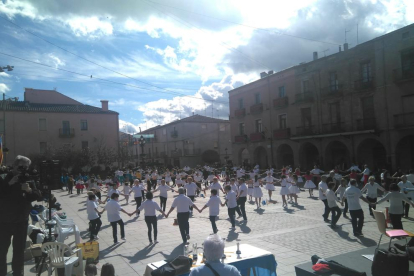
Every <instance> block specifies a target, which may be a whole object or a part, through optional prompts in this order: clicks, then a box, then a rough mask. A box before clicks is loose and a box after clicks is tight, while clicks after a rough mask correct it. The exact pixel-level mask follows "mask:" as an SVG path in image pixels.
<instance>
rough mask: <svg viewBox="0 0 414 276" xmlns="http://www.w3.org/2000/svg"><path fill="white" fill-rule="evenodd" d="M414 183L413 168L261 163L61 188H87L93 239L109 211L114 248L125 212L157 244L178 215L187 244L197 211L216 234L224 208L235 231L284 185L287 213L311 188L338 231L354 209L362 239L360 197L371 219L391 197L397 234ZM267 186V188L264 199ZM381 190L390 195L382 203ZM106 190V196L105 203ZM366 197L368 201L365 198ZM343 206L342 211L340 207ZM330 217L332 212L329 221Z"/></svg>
mask: <svg viewBox="0 0 414 276" xmlns="http://www.w3.org/2000/svg"><path fill="white" fill-rule="evenodd" d="M413 181H414V174H413V171H412V170H411V171H410V172H407V173H405V174H404V173H402V172H401V171H398V172H396V173H395V174H393V175H390V173H389V172H388V171H385V170H384V171H381V172H379V173H374V172H372V171H371V170H370V169H369V168H368V166H367V165H365V166H364V169H363V170H361V169H360V168H359V167H358V166H356V165H354V164H353V165H352V166H351V167H350V168H349V169H348V170H340V169H338V167H336V168H334V169H333V170H331V171H328V172H327V173H325V171H323V170H321V169H320V168H319V167H318V166H315V167H314V168H313V169H312V170H310V171H306V172H305V173H303V172H301V170H300V169H299V168H296V169H293V168H291V167H290V166H286V167H283V168H282V169H281V170H280V171H277V170H275V169H273V168H268V169H266V170H260V168H259V166H258V165H257V166H255V167H253V168H251V169H247V168H244V167H232V168H229V167H222V168H217V167H210V166H197V167H195V168H190V167H188V166H186V167H184V168H183V169H167V168H161V167H160V168H137V169H135V170H121V169H119V170H117V171H115V172H114V173H112V174H111V175H107V176H106V177H105V178H104V180H102V179H101V178H100V177H99V176H98V175H97V176H94V175H91V176H88V175H82V174H79V175H78V176H76V177H73V176H72V175H67V174H66V175H63V176H62V183H63V185H64V186H65V187H66V189H67V191H68V193H70V194H71V193H72V188H73V186H75V187H76V189H77V191H78V194H82V193H83V190H84V189H86V190H87V191H88V192H87V193H88V200H87V213H88V219H89V220H90V229H89V230H90V238H91V239H98V238H99V236H98V232H99V230H100V227H101V225H102V222H101V220H100V216H101V214H102V213H103V212H105V211H106V212H107V216H108V221H109V222H110V224H111V226H112V229H113V239H114V243H117V242H118V237H117V233H118V231H117V227H118V225H119V228H120V234H121V239H123V240H125V229H124V223H123V220H122V218H121V212H123V213H125V214H126V215H129V216H133V215H135V216H136V217H139V216H140V214H141V211H143V212H144V217H145V222H146V224H147V227H148V239H149V242H150V244H153V243H158V240H157V233H158V229H157V216H156V212H157V211H158V212H160V213H161V214H162V215H163V216H165V217H168V216H170V214H171V212H172V211H173V210H176V212H177V215H176V218H177V219H176V221H177V224H178V226H179V229H180V233H181V237H182V240H183V243H185V244H188V243H189V242H188V240H189V239H190V225H189V218H190V216H193V210H194V209H195V210H197V211H199V212H203V211H204V210H205V209H206V208H208V209H209V218H210V222H211V226H212V230H213V234H215V233H217V232H218V231H219V230H218V228H217V225H216V219H217V216H218V215H219V212H220V207H225V206H226V207H227V213H228V216H229V220H230V223H231V225H230V226H231V227H230V231H234V230H235V225H236V223H235V221H236V213H237V215H238V217H237V219H239V218H242V223H246V222H247V214H246V209H245V204H246V202H247V200H249V201H250V202H254V203H255V204H256V208H257V209H261V208H262V205H265V204H267V203H276V202H277V201H276V200H275V198H274V195H273V193H274V191H275V187H276V186H280V189H279V195H280V196H281V200H282V207H283V208H288V206H289V204H291V206H299V203H298V194H299V193H301V192H303V191H305V190H308V193H309V197H313V196H314V194H313V191H314V190H316V189H317V190H318V192H319V199H320V200H321V201H322V202H323V204H324V213H323V215H322V216H323V220H324V221H325V222H327V223H330V225H331V227H332V228H334V229H335V228H337V227H338V226H337V222H338V220H339V218H340V216H341V215H343V216H344V217H347V213H348V212H349V214H350V216H351V222H352V227H353V233H354V235H355V236H360V235H363V234H362V227H363V223H364V212H363V210H362V207H361V204H360V200H363V201H365V202H367V203H368V204H369V213H370V215H373V213H372V210H373V209H375V206H376V204H378V203H381V202H383V201H384V200H389V201H390V204H391V206H390V208H389V216H390V219H391V222H392V225H393V227H394V228H395V229H402V228H403V226H402V223H401V218H402V217H403V215H405V216H408V211H409V207H410V205H412V204H413V202H412V201H411V200H412V199H414V194H413V193H414V191H412V190H409V189H410V188H412V189H413V190H414V186H413V184H412V183H413ZM315 183H316V184H315ZM262 188H264V189H265V190H267V196H264V194H263V191H262ZM360 188H362V189H360ZM220 192H221V193H223V196H224V198H223V200H222V198H221V196H220ZM379 192H381V193H384V195H385V194H386V195H385V196H384V197H383V198H382V199H381V200H378V201H377V198H378V194H379ZM103 193H107V195H106V197H105V199H104V196H103ZM156 193H158V194H159V204H158V203H157V202H155V201H154V200H153V199H154V194H156ZM171 193H178V196H176V197H175V198H174V200H173V202H172V205H171V208H170V210H169V211H168V212H166V203H167V200H168V198H169V194H171ZM364 193H366V197H364V196H363V194H364ZM131 194H132V195H133V198H134V200H135V202H136V210H135V211H134V212H129V213H128V212H126V211H125V210H124V209H123V208H122V206H121V205H120V204H119V198H120V196H121V197H124V198H125V201H126V203H127V204H129V198H130V196H131ZM208 194H209V200H208V201H207V203H206V204H205V205H204V206H197V205H196V204H195V203H194V201H195V198H196V197H198V196H202V197H205V196H207V195H208ZM272 196H273V198H272ZM403 202H404V204H403ZM99 204H104V207H103V209H102V210H101V211H99ZM338 204H340V205H341V207H343V208H342V209H341V208H339V206H338ZM330 213H332V216H331V219H330V218H329V215H330Z"/></svg>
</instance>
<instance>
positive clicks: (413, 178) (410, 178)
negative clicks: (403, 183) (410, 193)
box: [406, 169, 414, 183]
mask: <svg viewBox="0 0 414 276" xmlns="http://www.w3.org/2000/svg"><path fill="white" fill-rule="evenodd" d="M408 173H409V174H407V175H406V177H407V180H408V181H410V182H411V183H414V170H412V169H411V170H409V171H408Z"/></svg>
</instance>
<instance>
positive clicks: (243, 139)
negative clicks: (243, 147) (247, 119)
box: [234, 135, 248, 143]
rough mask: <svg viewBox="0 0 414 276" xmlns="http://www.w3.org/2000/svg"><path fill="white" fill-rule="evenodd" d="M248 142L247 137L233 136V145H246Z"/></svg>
mask: <svg viewBox="0 0 414 276" xmlns="http://www.w3.org/2000/svg"><path fill="white" fill-rule="evenodd" d="M247 140H248V137H247V135H237V136H234V142H235V143H246V142H247Z"/></svg>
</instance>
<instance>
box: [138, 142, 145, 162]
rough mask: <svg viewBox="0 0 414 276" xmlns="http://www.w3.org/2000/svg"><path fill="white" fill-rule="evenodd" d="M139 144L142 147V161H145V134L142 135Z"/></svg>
mask: <svg viewBox="0 0 414 276" xmlns="http://www.w3.org/2000/svg"><path fill="white" fill-rule="evenodd" d="M139 145H140V147H141V157H142V163H144V158H145V153H144V146H145V139H144V136H142V135H141V137H140V138H139Z"/></svg>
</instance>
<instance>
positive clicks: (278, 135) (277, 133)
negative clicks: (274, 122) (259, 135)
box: [273, 128, 290, 139]
mask: <svg viewBox="0 0 414 276" xmlns="http://www.w3.org/2000/svg"><path fill="white" fill-rule="evenodd" d="M289 137H290V128H284V129H275V130H273V139H288V138H289Z"/></svg>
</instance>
